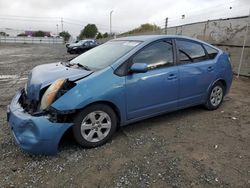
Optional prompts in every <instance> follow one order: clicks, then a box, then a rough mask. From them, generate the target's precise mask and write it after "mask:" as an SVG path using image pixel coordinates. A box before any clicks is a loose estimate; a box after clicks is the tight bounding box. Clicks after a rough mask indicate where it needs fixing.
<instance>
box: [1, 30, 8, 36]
mask: <svg viewBox="0 0 250 188" xmlns="http://www.w3.org/2000/svg"><path fill="white" fill-rule="evenodd" d="M0 36H4V37H8V36H9V34H7V33H5V32H3V31H1V32H0Z"/></svg>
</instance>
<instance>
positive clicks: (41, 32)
mask: <svg viewBox="0 0 250 188" xmlns="http://www.w3.org/2000/svg"><path fill="white" fill-rule="evenodd" d="M45 36H46V33H45V32H44V31H36V32H35V33H34V37H45Z"/></svg>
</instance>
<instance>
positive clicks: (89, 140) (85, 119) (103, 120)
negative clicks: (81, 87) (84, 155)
mask: <svg viewBox="0 0 250 188" xmlns="http://www.w3.org/2000/svg"><path fill="white" fill-rule="evenodd" d="M116 127H117V118H116V114H115V112H114V111H113V109H112V108H110V107H109V106H107V105H104V104H95V105H91V106H89V107H87V108H85V109H84V110H82V111H81V112H79V113H78V114H77V116H76V118H75V125H74V127H73V134H74V137H75V139H76V141H77V142H78V143H79V144H80V145H81V146H83V147H85V148H92V147H97V146H101V145H103V144H105V143H106V142H107V141H108V140H109V139H110V138H111V137H112V135H113V134H114V132H115V130H116Z"/></svg>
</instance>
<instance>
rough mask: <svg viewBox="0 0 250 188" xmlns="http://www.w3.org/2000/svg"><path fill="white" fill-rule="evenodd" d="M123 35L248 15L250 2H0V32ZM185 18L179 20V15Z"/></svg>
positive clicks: (117, 0)
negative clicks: (146, 26)
mask: <svg viewBox="0 0 250 188" xmlns="http://www.w3.org/2000/svg"><path fill="white" fill-rule="evenodd" d="M112 10H113V13H112V31H113V32H116V33H121V32H125V31H128V30H131V29H133V28H135V27H138V26H139V25H140V24H143V23H152V24H156V25H158V26H160V27H162V28H163V27H164V25H165V18H166V17H168V18H169V22H168V26H174V25H180V24H186V23H192V22H198V21H205V20H208V19H210V20H211V19H219V18H228V17H235V16H242V15H248V14H249V10H250V0H39V1H37V0H11V1H6V0H0V30H1V29H3V28H9V29H11V30H20V31H22V30H46V31H51V32H54V33H56V32H57V28H58V31H59V32H60V31H61V30H62V22H61V18H62V19H63V29H64V30H66V31H68V32H70V33H71V34H72V35H73V36H77V35H79V33H80V30H81V29H82V28H83V27H84V26H85V25H87V24H88V23H93V24H96V25H97V27H98V29H99V31H101V32H109V30H110V11H112ZM182 15H185V18H184V19H182V18H181V16H182Z"/></svg>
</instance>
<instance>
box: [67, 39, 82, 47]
mask: <svg viewBox="0 0 250 188" xmlns="http://www.w3.org/2000/svg"><path fill="white" fill-rule="evenodd" d="M78 42H79V41H78V40H76V41H74V42H73V43H69V42H67V43H66V44H65V46H66V48H68V46H69V45H71V44H75V43H78Z"/></svg>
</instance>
